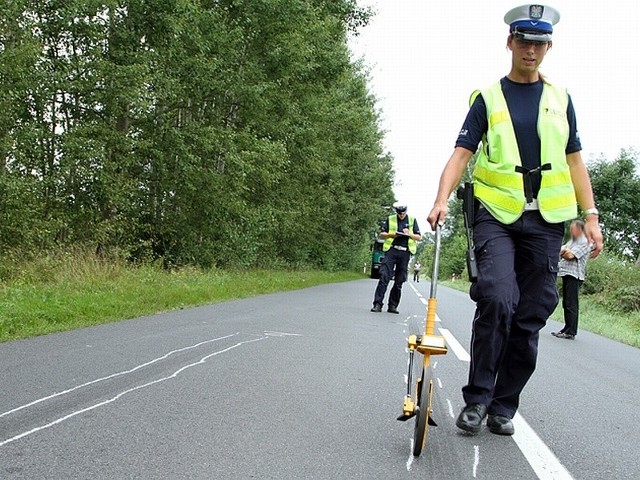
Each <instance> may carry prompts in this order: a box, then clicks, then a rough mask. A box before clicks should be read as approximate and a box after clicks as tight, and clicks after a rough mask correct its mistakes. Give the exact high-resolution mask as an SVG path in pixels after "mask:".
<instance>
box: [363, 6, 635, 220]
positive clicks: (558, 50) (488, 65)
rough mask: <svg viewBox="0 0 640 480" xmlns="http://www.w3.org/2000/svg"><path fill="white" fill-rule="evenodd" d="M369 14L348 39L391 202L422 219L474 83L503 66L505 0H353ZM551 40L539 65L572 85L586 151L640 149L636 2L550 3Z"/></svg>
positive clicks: (506, 60) (502, 71) (483, 82)
mask: <svg viewBox="0 0 640 480" xmlns="http://www.w3.org/2000/svg"><path fill="white" fill-rule="evenodd" d="M358 3H359V4H360V5H363V6H364V5H370V6H372V7H373V8H374V10H375V11H376V15H375V17H374V18H373V19H372V20H371V22H370V24H369V25H368V26H367V27H365V28H364V29H363V30H361V33H360V36H358V37H355V38H353V39H352V40H351V49H352V52H353V55H354V57H355V58H363V59H364V61H365V63H366V65H367V66H368V67H369V69H370V75H371V90H372V92H373V93H374V94H375V96H376V97H377V98H378V107H379V108H380V109H381V110H382V121H383V123H382V127H383V128H384V129H385V130H386V132H387V133H386V138H385V146H386V148H387V150H388V151H389V152H390V153H391V154H392V155H393V157H394V158H395V171H396V186H395V192H396V197H397V199H398V200H400V201H402V202H406V203H407V204H408V205H409V211H410V213H411V214H413V215H415V216H416V217H417V218H418V219H419V220H420V226H421V228H422V230H423V232H424V231H426V230H428V227H427V224H426V221H425V218H426V216H427V214H428V212H429V210H430V209H431V206H432V205H433V201H434V199H435V195H436V192H437V182H438V179H439V176H440V173H441V171H442V168H443V167H444V164H445V163H446V161H447V160H448V158H449V155H450V154H451V152H452V150H453V147H454V144H455V140H456V137H457V135H458V132H459V130H460V127H461V125H462V122H463V120H464V117H465V115H466V113H467V110H468V99H469V95H470V94H471V92H472V91H473V90H475V89H476V88H480V87H485V86H488V85H489V84H491V83H493V82H495V81H496V80H498V79H499V78H501V77H503V76H505V75H506V74H507V73H508V72H509V68H510V66H511V63H510V59H511V57H510V52H508V51H507V50H506V39H507V35H508V26H507V25H505V24H504V22H503V17H504V14H505V13H506V12H507V11H508V10H509V9H511V8H513V7H515V6H518V5H521V4H523V3H524V2H518V1H517V0H516V1H515V2H514V1H505V0H491V1H489V0H485V1H477V0H475V1H472V0H464V1H460V0H441V1H433V0H358ZM549 4H550V5H552V6H553V7H555V8H557V9H558V10H559V11H560V15H561V19H560V22H559V23H558V24H557V25H556V26H555V27H554V35H553V37H554V44H553V48H552V49H551V51H550V52H549V53H548V54H547V57H546V59H545V61H544V63H543V64H542V68H541V71H542V72H543V73H545V74H546V75H547V77H549V79H550V80H552V81H554V82H555V83H558V84H560V85H564V86H566V87H567V88H568V89H569V93H570V94H571V97H572V99H573V103H574V106H575V109H576V114H577V118H578V129H579V132H580V137H581V139H582V147H583V152H582V153H583V156H584V158H585V160H586V161H588V160H589V159H590V158H594V157H599V156H600V155H602V154H603V155H605V156H606V157H607V158H609V159H613V158H614V157H615V156H616V155H617V154H618V153H619V151H620V149H621V148H629V147H635V148H639V147H640V132H639V131H638V120H637V119H638V116H639V114H640V111H639V110H640V87H639V85H640V78H639V75H638V74H639V73H640V67H639V62H640V50H639V49H638V44H639V41H638V39H637V36H638V31H639V30H640V29H639V28H638V22H639V21H640V2H636V1H634V0H626V1H622V0H609V1H606V2H596V1H591V0H555V1H554V2H553V3H549Z"/></svg>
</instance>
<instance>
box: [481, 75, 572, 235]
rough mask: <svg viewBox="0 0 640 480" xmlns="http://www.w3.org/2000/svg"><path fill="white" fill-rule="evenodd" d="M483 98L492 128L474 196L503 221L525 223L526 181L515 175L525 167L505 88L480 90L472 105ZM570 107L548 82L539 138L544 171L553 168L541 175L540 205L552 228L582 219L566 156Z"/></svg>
mask: <svg viewBox="0 0 640 480" xmlns="http://www.w3.org/2000/svg"><path fill="white" fill-rule="evenodd" d="M478 94H482V98H483V99H484V103H485V105H486V107H487V119H488V121H489V128H488V131H487V134H486V135H485V136H484V137H483V139H482V148H481V151H480V154H479V155H478V159H477V162H476V166H475V169H474V171H473V177H472V178H473V183H474V193H475V196H476V198H478V199H479V200H480V201H481V202H482V204H483V205H484V206H485V207H486V208H487V210H489V212H491V214H492V215H493V216H494V217H495V218H496V219H497V220H498V221H500V222H502V223H504V224H510V223H513V222H515V221H516V220H518V218H520V216H521V215H522V212H523V209H524V206H525V203H526V200H525V193H524V186H523V185H524V184H523V175H522V173H518V172H516V166H520V167H521V166H522V160H521V158H520V151H519V150H518V142H517V140H516V134H515V131H514V129H513V124H512V122H511V116H510V115H509V109H508V107H507V101H506V99H505V98H504V94H503V93H502V86H501V85H500V82H498V83H496V84H494V85H492V86H491V87H489V88H488V89H486V90H476V91H475V92H474V93H473V95H472V96H471V104H473V102H474V100H475V99H476V97H477V96H478ZM568 104H569V95H568V93H567V91H566V90H565V89H564V88H559V87H556V86H554V85H551V84H549V83H547V82H546V81H545V83H544V86H543V88H542V97H541V98H540V112H539V114H538V135H540V156H541V158H540V162H541V165H544V164H547V163H548V164H551V169H550V170H543V171H542V172H541V175H542V179H541V185H540V191H539V192H538V205H539V208H540V213H541V214H542V217H543V218H544V219H545V220H546V221H547V222H549V223H560V222H564V221H566V220H570V219H572V218H575V217H576V216H577V214H578V210H577V204H576V194H575V190H574V188H573V183H572V181H571V173H570V171H569V165H568V164H567V157H566V153H565V151H566V148H567V143H568V141H569V122H568V120H567V106H568Z"/></svg>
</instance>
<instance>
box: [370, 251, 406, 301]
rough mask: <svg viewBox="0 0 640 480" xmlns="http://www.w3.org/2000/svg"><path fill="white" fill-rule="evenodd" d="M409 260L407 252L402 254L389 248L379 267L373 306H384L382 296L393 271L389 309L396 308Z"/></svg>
mask: <svg viewBox="0 0 640 480" xmlns="http://www.w3.org/2000/svg"><path fill="white" fill-rule="evenodd" d="M410 258H411V254H410V253H409V251H406V252H403V251H401V250H396V249H395V248H391V249H389V250H388V251H387V252H386V253H385V255H384V258H383V259H382V265H380V280H379V281H378V286H377V287H376V293H375V295H374V298H373V303H374V305H375V304H376V303H377V304H379V305H383V304H384V294H385V293H386V292H387V287H388V286H389V282H390V281H391V279H392V278H393V273H394V271H395V275H396V276H395V280H394V282H393V287H391V292H390V293H389V307H393V308H396V307H397V306H398V305H399V304H400V297H401V296H402V284H403V283H404V282H406V281H407V274H408V272H407V271H408V268H409V259H410Z"/></svg>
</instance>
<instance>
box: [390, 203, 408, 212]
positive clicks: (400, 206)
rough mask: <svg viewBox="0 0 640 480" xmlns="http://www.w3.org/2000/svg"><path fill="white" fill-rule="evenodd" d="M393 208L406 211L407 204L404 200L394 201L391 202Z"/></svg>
mask: <svg viewBox="0 0 640 480" xmlns="http://www.w3.org/2000/svg"><path fill="white" fill-rule="evenodd" d="M393 209H394V210H395V211H396V212H398V213H401V212H406V211H407V204H406V203H404V202H396V203H394V204H393Z"/></svg>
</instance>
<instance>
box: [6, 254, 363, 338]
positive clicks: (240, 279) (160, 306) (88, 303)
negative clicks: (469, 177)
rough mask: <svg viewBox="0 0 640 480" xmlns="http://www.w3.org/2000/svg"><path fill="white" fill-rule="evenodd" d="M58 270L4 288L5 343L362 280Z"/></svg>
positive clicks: (104, 266) (82, 267) (89, 266)
mask: <svg viewBox="0 0 640 480" xmlns="http://www.w3.org/2000/svg"><path fill="white" fill-rule="evenodd" d="M63 263H64V262H63ZM53 270H55V272H49V273H50V274H49V275H44V276H45V277H48V278H47V280H46V281H43V280H42V278H39V279H38V280H34V278H33V273H34V272H25V274H24V275H22V276H20V277H18V278H15V279H13V280H11V281H9V282H6V283H4V284H0V342H6V341H8V340H15V339H19V338H25V337H31V336H35V335H44V334H48V333H53V332H60V331H65V330H71V329H74V328H81V327H86V326H91V325H98V324H103V323H108V322H114V321H118V320H124V319H128V318H135V317H140V316H145V315H151V314H155V313H159V312H163V311H168V310H175V309H179V308H183V307H191V306H198V305H204V304H209V303H216V302H223V301H225V300H232V299H239V298H247V297H251V296H256V295H261V294H266V293H273V292H280V291H288V290H295V289H299V288H305V287H310V286H314V285H320V284H324V283H332V282H342V281H348V280H353V279H357V278H362V275H359V274H357V273H352V272H323V271H293V272H290V271H286V272H285V271H269V270H246V271H208V272H207V271H202V270H197V269H183V270H179V271H174V272H169V271H166V270H163V269H161V268H158V267H154V266H142V267H137V268H132V267H130V266H127V265H122V264H114V263H107V262H100V261H98V260H95V259H84V260H82V261H77V260H74V261H73V264H70V265H62V266H60V265H57V266H56V268H54V269H53ZM51 273H54V274H53V275H51ZM37 276H39V277H42V276H43V275H42V274H39V275H37Z"/></svg>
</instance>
